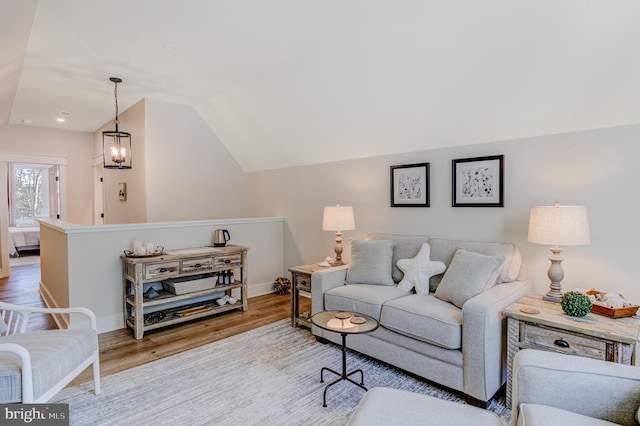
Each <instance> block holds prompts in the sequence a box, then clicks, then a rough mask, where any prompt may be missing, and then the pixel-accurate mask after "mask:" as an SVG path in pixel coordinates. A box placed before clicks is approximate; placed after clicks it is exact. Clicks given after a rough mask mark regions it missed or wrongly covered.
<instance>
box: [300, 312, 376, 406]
mask: <svg viewBox="0 0 640 426" xmlns="http://www.w3.org/2000/svg"><path fill="white" fill-rule="evenodd" d="M311 322H312V323H313V324H314V325H317V326H318V327H320V328H322V329H324V330H327V331H332V332H334V333H340V334H341V335H342V373H338V372H337V371H334V370H332V369H330V368H328V367H322V369H321V370H320V383H324V372H325V370H326V371H328V372H330V373H333V374H335V375H336V376H339V377H338V379H337V380H335V381H333V382H331V383H329V384H328V385H327V386H326V387H325V388H324V395H323V397H322V406H323V407H326V406H327V390H329V388H330V387H331V386H333V385H335V384H336V383H338V382H340V381H342V380H347V381H349V382H351V383H353V384H354V385H356V386H358V387H360V388H362V389H364V390H365V391H366V390H367V388H365V387H364V373H363V372H362V370H361V369H357V370H353V371H352V372H350V373H347V345H346V341H347V334H360V333H369V332H371V331H373V330H375V329H376V328H378V325H379V324H378V321H376V319H375V318H372V317H370V316H368V315H364V314H359V313H357V312H345V311H324V312H318V313H317V314H315V315H313V316H312V317H311ZM356 373H360V383H358V382H356V381H353V380H352V379H351V378H350V376H352V375H353V374H356Z"/></svg>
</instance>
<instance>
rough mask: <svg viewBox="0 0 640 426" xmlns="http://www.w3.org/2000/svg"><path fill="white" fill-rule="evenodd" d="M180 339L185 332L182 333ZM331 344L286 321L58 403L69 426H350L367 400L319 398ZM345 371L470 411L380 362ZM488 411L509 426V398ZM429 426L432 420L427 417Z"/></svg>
mask: <svg viewBox="0 0 640 426" xmlns="http://www.w3.org/2000/svg"><path fill="white" fill-rule="evenodd" d="M176 333H180V329H179V328H177V329H176ZM341 357H342V355H341V351H340V348H339V347H338V346H336V345H334V344H322V343H318V342H316V341H315V339H314V338H313V337H312V336H311V335H310V333H309V331H308V330H307V329H303V328H296V329H294V328H292V327H291V326H290V323H289V321H288V320H283V321H279V322H276V323H273V324H270V325H266V326H264V327H261V328H258V329H255V330H252V331H249V332H247V333H243V334H240V335H237V336H233V337H230V338H227V339H224V340H221V341H218V342H215V343H211V344H208V345H206V346H202V347H199V348H196V349H192V350H189V351H186V352H183V353H181V354H178V355H174V356H171V357H169V358H164V359H161V360H158V361H154V362H150V363H149V364H146V365H143V366H140V367H135V368H132V369H130V370H126V371H122V372H120V373H117V374H113V375H110V376H106V377H103V378H102V393H101V394H100V395H97V396H96V395H94V394H93V384H92V383H91V382H89V383H85V384H82V385H78V386H75V387H72V388H67V389H64V390H63V391H62V392H60V393H59V394H58V395H57V396H55V397H54V398H53V399H52V400H51V402H52V403H65V404H69V412H70V414H69V416H70V421H71V425H136V426H139V425H242V426H247V425H261V426H266V425H344V424H345V423H346V422H347V421H348V420H349V418H350V416H351V414H352V413H353V411H354V410H355V408H356V406H357V405H358V402H360V399H361V398H362V396H363V395H364V391H363V390H362V389H360V388H358V387H357V386H355V385H353V384H351V383H348V382H346V381H343V382H341V383H339V384H337V385H335V386H333V387H331V388H330V389H329V391H328V393H327V405H328V407H327V408H323V407H322V394H323V391H324V387H325V385H326V384H327V383H329V382H331V381H332V380H333V375H331V374H328V375H326V376H325V383H320V380H319V378H320V369H321V368H322V367H325V366H327V367H330V368H333V369H334V370H337V371H340V370H341V362H342V361H341V360H342V358H341ZM347 364H348V370H349V371H351V370H353V369H356V368H361V369H362V370H363V371H364V374H365V386H367V387H368V388H369V389H371V388H373V387H377V386H386V387H391V388H397V389H405V390H409V391H413V392H418V393H423V394H428V395H433V396H437V397H440V398H444V399H448V400H453V401H456V402H460V403H464V402H463V400H462V398H461V396H460V395H457V394H453V393H450V392H447V391H443V390H441V389H439V388H437V387H435V386H432V385H429V384H428V383H425V382H423V381H421V380H418V379H415V378H413V377H411V376H408V375H406V374H404V373H402V372H400V371H398V370H396V369H394V368H391V367H389V366H387V365H385V364H383V363H380V362H377V361H375V360H372V359H370V358H368V357H364V356H361V355H359V354H357V353H354V352H351V351H349V353H348V356H347ZM489 409H490V410H491V411H494V412H496V413H497V414H498V415H500V416H501V417H502V418H503V419H505V420H506V421H507V422H509V421H510V416H511V412H510V410H508V409H506V408H505V405H504V399H498V400H497V401H492V403H491V405H490V408H489ZM425 415H426V416H427V417H428V413H425Z"/></svg>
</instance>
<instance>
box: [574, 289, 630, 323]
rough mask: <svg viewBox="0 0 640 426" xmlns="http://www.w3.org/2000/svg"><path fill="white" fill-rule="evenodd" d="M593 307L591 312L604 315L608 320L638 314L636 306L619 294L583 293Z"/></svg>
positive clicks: (594, 291)
mask: <svg viewBox="0 0 640 426" xmlns="http://www.w3.org/2000/svg"><path fill="white" fill-rule="evenodd" d="M585 293H586V294H587V295H588V296H589V299H590V300H591V303H593V306H592V307H591V312H593V313H594V314H599V315H604V316H606V317H610V318H624V317H631V316H634V315H635V314H636V312H638V308H639V306H638V305H635V304H633V303H631V302H629V301H628V300H627V299H625V298H624V296H622V295H621V294H615V293H605V292H603V291H598V290H594V289H591V290H587V291H586V292H585Z"/></svg>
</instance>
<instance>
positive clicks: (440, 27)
mask: <svg viewBox="0 0 640 426" xmlns="http://www.w3.org/2000/svg"><path fill="white" fill-rule="evenodd" d="M639 22H640V2H638V1H637V0H616V1H615V2H611V1H602V0H567V1H563V0H554V1H546V0H539V1H513V0H503V1H490V0H487V1H482V0H457V1H456V0H452V1H435V0H415V1H407V0H347V1H345V0H340V1H338V0H324V1H316V0H269V1H264V0H165V1H157V0H136V1H130V0H109V1H104V0H91V1H86V0H47V1H44V0H41V1H33V0H3V1H2V2H1V3H0V24H1V25H0V36H1V38H2V40H3V41H2V43H0V55H1V56H0V95H1V96H2V98H1V99H0V125H3V124H5V123H6V122H7V121H9V122H11V123H16V124H21V123H23V122H24V120H30V122H31V124H30V125H33V126H43V127H54V128H65V129H71V130H78V131H87V132H93V131H95V130H96V129H98V128H99V127H101V126H102V125H104V124H105V123H107V122H109V121H112V120H113V115H114V101H113V84H112V83H111V82H109V80H108V78H109V77H110V76H117V77H121V78H122V79H123V80H124V82H123V83H122V84H121V85H119V86H118V99H119V104H120V105H119V106H120V111H124V110H125V109H126V108H128V107H129V106H131V105H133V104H134V103H135V102H137V101H139V100H140V99H142V98H144V97H149V98H155V99H161V100H166V101H170V102H176V103H181V104H189V105H192V106H194V108H196V110H197V111H198V112H199V113H200V114H201V115H202V117H203V118H204V120H205V121H206V122H207V123H208V125H209V126H210V127H211V129H212V130H213V131H214V132H215V134H216V135H217V136H218V137H219V138H220V140H221V141H222V143H224V145H225V146H226V147H227V148H228V150H229V151H230V152H231V153H232V155H233V156H234V157H235V158H236V160H237V161H238V162H239V164H240V165H241V166H242V167H243V169H244V170H245V171H256V170H266V169H274V168H281V167H288V166H296V165H304V164H311V163H319V162H327V161H335V160H342V159H353V158H362V157H370V156H376V155H384V154H393V153H400V152H411V151H417V150H424V149H429V148H437V147H445V146H452V145H461V144H474V143H481V142H487V141H496V140H504V139H512V138H520V137H529V136H536V135H543V134H553V133H563V132H571V131H577V130H583V129H593V128H601V127H609V126H617V125H625V124H635V123H640V24H638V23H639ZM5 41H8V43H5ZM60 111H68V112H70V113H71V115H70V116H69V117H68V118H67V120H66V122H65V123H62V124H60V123H57V122H56V121H55V118H56V117H57V115H58V113H59V112H60ZM121 129H122V130H125V131H126V123H124V122H123V123H122V124H121ZM134 138H135V135H134Z"/></svg>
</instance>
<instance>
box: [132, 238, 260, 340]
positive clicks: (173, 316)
mask: <svg viewBox="0 0 640 426" xmlns="http://www.w3.org/2000/svg"><path fill="white" fill-rule="evenodd" d="M247 251H248V248H247V247H243V246H237V245H227V246H225V247H196V248H189V249H179V250H168V251H167V252H166V254H163V255H160V256H155V257H126V256H121V259H122V274H123V277H122V282H123V295H124V321H125V324H126V326H127V327H129V328H131V329H132V330H133V334H134V337H135V338H136V339H142V337H143V335H144V332H145V331H147V330H154V329H157V328H161V327H166V326H169V325H173V324H179V323H181V322H184V321H191V320H194V319H198V318H203V317H207V316H210V315H215V314H220V313H222V312H226V311H230V310H234V309H242V310H243V311H246V310H247V308H248V304H247ZM229 270H231V271H236V272H234V276H235V281H234V283H233V284H216V285H215V287H212V288H207V289H204V290H196V291H192V292H189V293H185V294H178V295H176V294H173V293H171V292H169V291H166V289H164V287H163V284H162V282H163V281H164V280H167V279H175V278H185V277H187V279H189V278H193V280H199V279H212V280H215V279H216V278H217V275H218V273H219V272H222V271H229ZM187 284H188V281H187ZM149 287H153V288H154V289H156V291H157V293H158V295H157V296H156V297H154V298H146V297H145V292H146V291H147V290H148V289H149ZM233 290H237V292H239V294H240V297H238V298H237V301H236V302H235V303H233V304H229V303H226V304H224V305H221V306H220V305H218V304H217V303H216V300H217V299H219V298H220V297H224V295H227V296H231V292H232V291H233Z"/></svg>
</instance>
